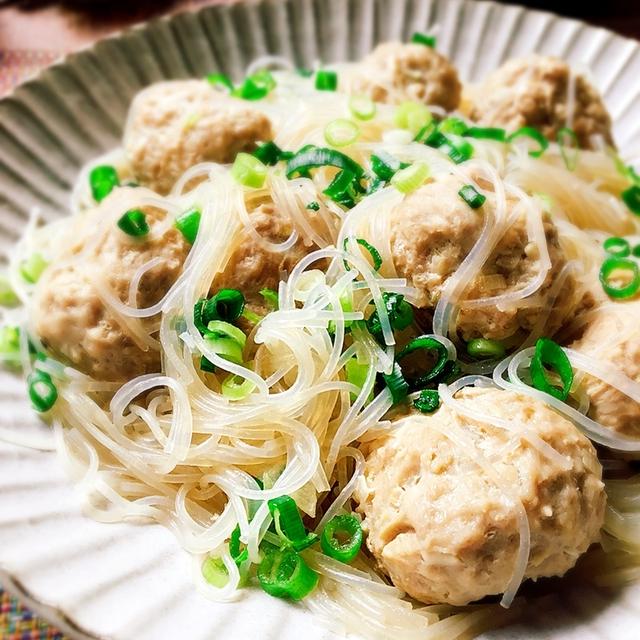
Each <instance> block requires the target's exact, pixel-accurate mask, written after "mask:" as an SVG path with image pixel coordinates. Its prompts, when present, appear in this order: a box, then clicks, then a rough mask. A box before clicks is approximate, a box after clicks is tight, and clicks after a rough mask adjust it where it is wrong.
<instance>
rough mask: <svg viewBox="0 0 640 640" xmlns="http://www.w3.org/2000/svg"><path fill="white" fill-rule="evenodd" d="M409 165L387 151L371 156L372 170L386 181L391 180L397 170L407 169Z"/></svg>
mask: <svg viewBox="0 0 640 640" xmlns="http://www.w3.org/2000/svg"><path fill="white" fill-rule="evenodd" d="M407 166H408V165H406V164H404V163H402V162H400V160H398V159H397V158H394V157H393V156H392V155H391V154H390V153H387V152H386V151H379V152H378V153H377V154H374V155H372V156H371V170H372V171H373V172H374V173H375V174H376V175H377V176H378V178H380V179H381V180H384V181H385V182H389V180H391V178H393V176H394V175H395V173H396V172H397V171H399V170H400V169H405V168H406V167H407Z"/></svg>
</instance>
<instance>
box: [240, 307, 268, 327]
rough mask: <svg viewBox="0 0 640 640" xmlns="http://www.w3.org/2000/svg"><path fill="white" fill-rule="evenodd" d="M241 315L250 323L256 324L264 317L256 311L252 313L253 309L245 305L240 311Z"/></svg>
mask: <svg viewBox="0 0 640 640" xmlns="http://www.w3.org/2000/svg"><path fill="white" fill-rule="evenodd" d="M242 317H243V318H244V319H245V320H248V321H249V322H250V323H251V324H258V322H261V321H262V320H263V318H264V316H260V315H258V314H257V313H254V312H253V311H251V309H249V308H247V307H245V308H244V311H243V312H242Z"/></svg>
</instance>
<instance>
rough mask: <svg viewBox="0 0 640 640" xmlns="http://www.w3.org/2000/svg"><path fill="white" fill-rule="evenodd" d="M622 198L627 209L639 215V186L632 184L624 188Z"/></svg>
mask: <svg viewBox="0 0 640 640" xmlns="http://www.w3.org/2000/svg"><path fill="white" fill-rule="evenodd" d="M621 197H622V200H623V201H624V203H625V204H626V205H627V207H628V208H629V211H631V212H633V213H635V214H636V215H638V216H640V186H638V185H637V184H634V185H633V186H631V187H629V188H628V189H625V190H624V191H623V192H622V194H621Z"/></svg>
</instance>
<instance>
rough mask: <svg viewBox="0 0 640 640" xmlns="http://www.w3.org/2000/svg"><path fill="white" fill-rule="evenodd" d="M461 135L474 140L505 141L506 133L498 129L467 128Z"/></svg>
mask: <svg viewBox="0 0 640 640" xmlns="http://www.w3.org/2000/svg"><path fill="white" fill-rule="evenodd" d="M463 135H465V136H467V137H468V138H475V139H476V140H495V141H497V142H506V141H507V132H506V131H505V130H504V129H500V128H499V127H469V128H468V129H467V130H466V131H465V132H464V134H463Z"/></svg>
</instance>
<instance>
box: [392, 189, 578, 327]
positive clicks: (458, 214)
mask: <svg viewBox="0 0 640 640" xmlns="http://www.w3.org/2000/svg"><path fill="white" fill-rule="evenodd" d="M463 184H464V183H463V182H462V180H461V179H460V178H458V177H455V176H447V177H445V178H440V179H438V180H437V181H435V182H431V183H429V184H427V185H425V186H423V187H421V188H420V189H418V190H417V191H415V192H414V193H412V194H411V195H409V196H408V197H407V198H405V199H404V200H403V202H402V203H401V204H400V205H399V206H397V207H396V209H395V210H394V211H393V212H392V214H391V226H392V230H393V231H392V235H391V251H392V255H393V261H394V264H395V267H396V270H397V272H398V275H400V276H401V277H403V278H407V280H408V281H409V282H410V284H411V285H413V286H414V287H416V288H417V290H418V300H417V306H418V307H420V308H422V309H425V310H426V311H430V310H433V309H435V306H436V305H437V303H438V300H439V299H440V294H441V292H442V290H443V288H444V286H445V285H446V283H447V280H448V279H449V277H451V276H452V275H453V274H454V273H455V272H456V270H457V269H458V268H459V267H460V265H461V263H462V261H463V260H464V259H465V258H466V256H467V255H468V254H469V252H470V251H471V249H472V248H473V246H474V244H475V243H476V241H477V240H478V238H479V236H480V233H481V231H482V227H483V224H484V215H485V212H486V211H487V210H488V208H489V207H493V206H494V199H493V197H492V195H491V194H488V197H487V200H486V203H485V204H484V206H483V207H481V208H480V209H472V208H471V207H469V205H467V204H466V202H464V201H463V200H462V198H460V196H459V195H458V191H459V190H460V188H461V187H462V186H463ZM508 202H509V203H511V204H512V202H511V201H508ZM544 227H545V232H546V237H547V244H548V249H549V255H550V258H551V264H552V268H551V269H550V271H549V273H548V274H547V278H546V280H545V281H544V283H543V286H542V287H541V289H540V290H539V291H538V292H537V294H536V295H535V296H534V297H532V299H531V300H529V301H528V303H527V305H521V307H522V308H518V307H515V306H514V307H512V308H506V309H504V310H500V309H498V308H497V307H496V305H488V306H485V307H479V308H464V305H462V306H461V309H460V313H459V315H458V321H457V328H458V332H459V334H460V335H461V337H462V338H463V339H464V340H471V339H474V338H490V339H495V340H503V339H505V338H509V337H511V336H513V335H515V334H517V333H518V332H519V331H525V332H529V331H531V329H532V328H533V327H534V326H535V324H536V322H537V321H538V320H539V318H540V317H541V314H543V313H544V312H545V310H546V308H547V306H548V304H549V293H550V289H551V287H552V286H553V284H554V282H555V279H556V277H557V276H558V274H559V272H560V270H561V269H562V267H563V266H564V265H565V264H566V259H565V256H564V254H563V252H562V250H561V248H560V245H559V243H558V234H557V230H556V228H555V225H554V224H553V223H552V222H551V221H550V220H548V219H547V220H545V221H544ZM537 264H538V249H537V247H536V246H535V245H531V244H530V243H529V239H528V236H527V230H526V221H525V218H524V215H523V216H521V217H519V218H517V219H516V220H515V222H514V223H513V224H512V225H511V226H510V227H509V228H508V229H507V231H506V232H505V234H504V235H503V237H502V238H501V239H500V240H499V242H498V245H497V247H496V248H495V249H494V251H493V253H492V254H491V255H490V256H489V259H488V260H487V261H486V263H485V265H484V266H483V268H482V270H481V273H480V275H479V276H477V277H476V278H475V279H474V280H473V281H472V282H471V284H470V285H469V288H468V289H467V291H466V293H465V296H464V298H465V299H467V300H471V299H477V298H486V297H492V296H496V295H500V294H503V293H506V292H510V291H514V290H518V289H521V288H522V287H523V286H524V285H525V284H526V283H527V282H529V281H530V280H531V279H532V278H533V277H534V276H535V274H536V273H537V268H538V267H537ZM577 298H578V295H577V292H576V283H575V280H574V279H573V278H568V279H567V281H566V282H565V284H564V286H563V287H562V288H561V291H560V293H559V295H558V296H557V298H556V300H555V303H554V306H553V309H552V313H551V314H550V318H549V320H548V321H547V323H546V330H547V333H549V334H550V333H553V332H555V331H557V330H558V328H559V327H560V325H561V324H562V322H563V321H564V319H566V318H567V317H568V316H569V315H570V314H571V312H572V311H573V309H574V308H575V305H576V304H577V303H578V299H577Z"/></svg>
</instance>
